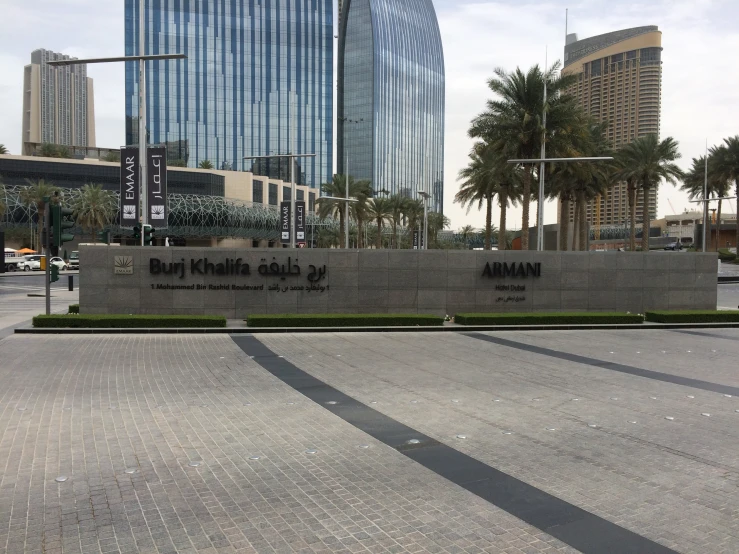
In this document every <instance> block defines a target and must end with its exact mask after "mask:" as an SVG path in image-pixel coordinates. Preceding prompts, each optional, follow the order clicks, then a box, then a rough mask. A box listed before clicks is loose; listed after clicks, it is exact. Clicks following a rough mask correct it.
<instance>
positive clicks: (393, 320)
mask: <svg viewBox="0 0 739 554" xmlns="http://www.w3.org/2000/svg"><path fill="white" fill-rule="evenodd" d="M246 325H247V327H415V326H421V327H428V326H440V325H444V318H443V317H437V316H434V315H418V314H408V315H406V314H315V315H313V314H271V315H249V316H247V317H246Z"/></svg>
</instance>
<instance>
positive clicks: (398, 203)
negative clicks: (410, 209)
mask: <svg viewBox="0 0 739 554" xmlns="http://www.w3.org/2000/svg"><path fill="white" fill-rule="evenodd" d="M388 200H389V201H390V223H391V224H392V226H393V243H392V245H391V248H400V246H399V245H398V225H400V223H401V220H402V219H403V212H404V211H405V208H406V204H407V201H408V199H407V198H406V197H405V196H401V195H400V194H393V195H392V196H391V197H390V198H388Z"/></svg>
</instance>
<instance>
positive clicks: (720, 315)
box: [644, 310, 739, 323]
mask: <svg viewBox="0 0 739 554" xmlns="http://www.w3.org/2000/svg"><path fill="white" fill-rule="evenodd" d="M644 315H645V316H646V318H647V321H652V322H654V323H733V322H739V311H736V310H726V311H724V310H721V311H719V310H682V311H667V310H665V311H654V312H647V313H646V314H644Z"/></svg>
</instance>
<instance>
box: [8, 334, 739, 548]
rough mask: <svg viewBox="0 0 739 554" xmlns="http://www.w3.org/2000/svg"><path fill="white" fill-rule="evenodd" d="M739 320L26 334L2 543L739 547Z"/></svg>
mask: <svg viewBox="0 0 739 554" xmlns="http://www.w3.org/2000/svg"><path fill="white" fill-rule="evenodd" d="M738 356H739V330H714V331H655V330H637V331H590V332H576V331H565V332H556V331H543V332H536V333H533V332H511V333H469V334H457V333H441V334H438V333H423V332H419V333H382V334H374V333H366V334H363V333H348V334H344V333H332V334H327V335H313V334H275V335H253V336H234V337H229V336H228V335H127V336H120V335H87V336H85V335H78V336H54V335H49V336H44V337H38V336H28V335H15V336H13V337H10V338H8V339H5V340H3V341H0V360H2V363H0V457H1V458H2V460H3V471H2V472H0V552H3V553H6V552H7V553H8V554H10V553H16V552H26V553H42V552H45V553H49V552H57V553H62V554H66V553H75V554H76V553H93V552H94V553H97V552H105V553H109V552H110V553H112V552H118V553H120V554H133V553H147V554H156V553H165V552H166V553H174V552H179V553H195V552H202V553H209V554H216V553H218V552H224V553H225V552H229V553H236V552H243V553H251V554H266V553H285V554H288V553H306V554H309V553H310V554H318V553H325V554H329V553H330V554H350V553H359V552H362V553H369V552H378V553H379V552H398V553H420V552H437V553H460V554H461V553H470V554H472V553H482V552H487V553H499V554H504V553H505V554H513V553H515V554H533V553H537V554H539V553H550V554H555V553H568V554H569V553H574V552H577V551H580V552H585V553H588V554H600V553H603V552H613V553H617V552H641V553H650V554H668V553H669V554H674V553H675V552H682V553H696V554H705V553H712V554H713V553H716V554H718V553H727V554H728V553H735V552H739V518H737V513H739V495H737V494H736V483H737V477H738V476H739V455H738V454H739V448H738V447H737V440H736V439H737V437H736V436H735V435H737V434H738V433H737V421H739V420H738V419H737V418H739V377H738V376H737V373H736V359H737V357H738Z"/></svg>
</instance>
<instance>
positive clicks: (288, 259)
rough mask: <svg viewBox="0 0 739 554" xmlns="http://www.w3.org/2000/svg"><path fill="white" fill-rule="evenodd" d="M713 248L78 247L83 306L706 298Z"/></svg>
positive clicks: (523, 307) (240, 311)
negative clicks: (690, 250)
mask: <svg viewBox="0 0 739 554" xmlns="http://www.w3.org/2000/svg"><path fill="white" fill-rule="evenodd" d="M717 265H718V264H717V258H716V255H715V254H710V253H709V254H693V253H690V254H688V253H677V252H651V253H640V252H634V253H631V252H520V251H508V252H497V251H492V252H482V251H436V250H430V251H413V250H360V251H356V250H354V251H353V250H311V249H298V250H289V249H248V250H235V249H221V248H166V247H149V248H132V247H112V246H111V247H107V246H97V247H93V246H88V247H84V246H83V247H81V248H80V310H81V312H82V313H87V314H99V313H124V314H215V315H220V314H222V315H225V316H226V317H228V318H233V319H238V318H243V317H244V316H245V315H246V314H249V313H251V314H263V313H370V312H374V313H384V312H392V313H432V314H439V315H444V314H449V315H453V314H455V313H460V312H531V311H620V312H626V311H630V312H632V313H641V312H644V311H645V310H648V309H715V308H716V295H717V287H716V283H717V269H718V268H717Z"/></svg>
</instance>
